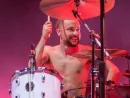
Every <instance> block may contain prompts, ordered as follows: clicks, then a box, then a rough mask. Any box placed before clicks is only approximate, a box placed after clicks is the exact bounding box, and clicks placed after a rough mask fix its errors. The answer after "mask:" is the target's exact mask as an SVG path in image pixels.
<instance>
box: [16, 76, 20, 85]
mask: <svg viewBox="0 0 130 98" xmlns="http://www.w3.org/2000/svg"><path fill="white" fill-rule="evenodd" d="M15 83H16V84H17V86H19V85H20V80H19V78H18V77H17V78H16V80H15Z"/></svg>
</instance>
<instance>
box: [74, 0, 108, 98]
mask: <svg viewBox="0 0 130 98" xmlns="http://www.w3.org/2000/svg"><path fill="white" fill-rule="evenodd" d="M74 2H75V5H76V7H77V11H75V10H72V13H73V15H74V16H75V18H77V17H78V18H79V20H80V21H81V22H82V23H83V25H84V26H85V27H86V28H87V29H88V31H89V33H90V36H91V40H92V70H91V74H92V75H91V78H92V80H91V86H92V87H91V98H94V88H95V87H94V62H95V55H94V54H95V53H94V49H95V48H94V46H95V43H96V44H97V45H98V46H99V47H100V48H101V61H100V66H99V76H100V98H105V83H104V82H105V77H104V73H105V71H104V70H105V63H104V53H105V55H106V57H108V58H110V55H109V54H108V52H107V51H106V50H105V49H104V45H103V25H102V23H103V21H102V20H103V19H102V18H103V17H104V15H101V16H103V17H101V22H102V23H101V35H102V36H101V41H102V42H101V43H100V41H99V40H98V37H99V36H97V34H95V32H94V31H93V30H91V29H90V28H89V27H88V25H87V24H86V23H85V22H84V21H83V20H82V19H81V17H80V15H79V14H78V6H79V3H80V0H74ZM100 3H101V4H100V5H102V3H103V5H102V6H100V7H101V14H102V12H103V13H104V0H101V1H100ZM102 8H103V9H102Z"/></svg>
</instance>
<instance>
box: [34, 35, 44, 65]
mask: <svg viewBox="0 0 130 98" xmlns="http://www.w3.org/2000/svg"><path fill="white" fill-rule="evenodd" d="M45 43H46V39H45V38H41V39H40V41H39V43H38V45H37V46H36V49H35V51H36V56H35V58H36V65H37V66H40V65H41V64H42V54H43V50H44V46H45Z"/></svg>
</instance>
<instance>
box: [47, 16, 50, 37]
mask: <svg viewBox="0 0 130 98" xmlns="http://www.w3.org/2000/svg"><path fill="white" fill-rule="evenodd" d="M47 21H49V22H50V16H47ZM48 37H49V38H50V37H51V35H50V34H49V36H48Z"/></svg>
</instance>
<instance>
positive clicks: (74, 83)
mask: <svg viewBox="0 0 130 98" xmlns="http://www.w3.org/2000/svg"><path fill="white" fill-rule="evenodd" d="M51 32H52V23H51V22H49V21H46V22H45V24H44V25H43V30H42V36H41V39H40V41H39V43H38V45H37V47H36V64H37V66H42V65H43V66H45V67H47V68H52V69H54V70H56V71H57V72H58V73H59V74H60V75H61V76H62V78H63V83H64V87H63V90H62V92H64V91H66V90H69V89H73V88H78V87H85V86H86V84H85V83H84V82H85V81H87V79H88V75H89V71H90V64H88V61H89V59H87V58H86V59H83V58H77V57H74V56H72V54H73V53H76V52H78V51H80V50H82V49H86V48H90V47H89V46H85V45H81V44H79V40H80V36H81V34H80V24H79V22H78V21H77V20H64V21H63V20H62V21H61V20H59V21H58V22H57V29H56V32H57V34H58V36H59V38H60V44H59V45H56V46H47V45H45V44H46V41H47V39H48V38H49V35H50V34H51ZM106 70H107V72H108V75H107V79H106V80H112V81H114V82H117V80H118V75H119V70H118V68H117V67H116V66H115V65H114V64H113V63H111V62H110V61H109V60H106ZM85 90H86V89H80V90H75V92H74V93H75V94H76V95H83V96H84V95H85ZM74 96H75V95H74V94H73V93H71V92H70V93H68V98H73V97H74Z"/></svg>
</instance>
